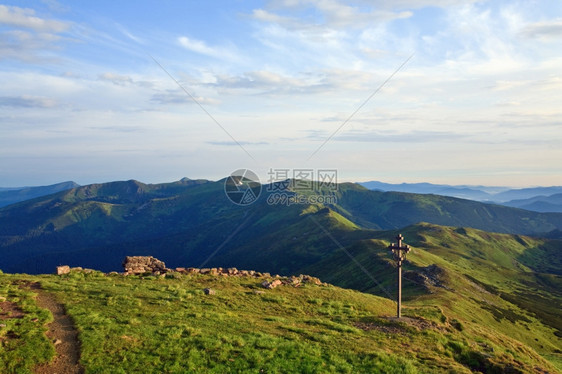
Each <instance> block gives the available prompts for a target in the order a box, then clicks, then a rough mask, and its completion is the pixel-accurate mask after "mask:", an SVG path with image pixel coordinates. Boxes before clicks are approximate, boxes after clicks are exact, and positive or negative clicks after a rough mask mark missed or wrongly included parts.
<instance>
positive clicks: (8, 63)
mask: <svg viewBox="0 0 562 374" xmlns="http://www.w3.org/2000/svg"><path fill="white" fill-rule="evenodd" d="M0 82H1V83H0V186H2V187H15V186H32V185H47V184H52V183H57V182H62V181H67V180H72V181H75V182H77V183H79V184H89V183H99V182H108V181H114V180H128V179H136V180H139V181H142V182H145V183H160V182H170V181H174V180H179V179H181V178H183V177H189V178H192V179H199V178H202V179H211V180H219V179H221V178H224V177H226V176H228V175H229V174H230V173H231V172H233V171H234V170H237V169H243V168H248V169H251V170H253V171H254V172H255V173H256V174H258V175H259V176H260V179H261V181H262V182H269V181H271V179H272V175H274V173H277V174H279V171H287V170H288V172H289V175H290V174H291V173H292V172H298V171H299V170H312V171H313V172H314V173H316V172H318V171H321V170H336V171H337V180H338V181H339V182H343V181H369V180H378V181H383V182H388V183H401V182H410V183H411V182H431V183H446V184H457V185H458V184H466V185H492V186H510V187H527V186H538V185H543V186H551V185H562V2H561V1H558V0H537V1H534V0H524V1H519V0H509V1H502V0H498V1H477V0H474V1H467V0H395V1H382V0H370V1H368V0H358V1H339V0H272V1H253V0H229V1H213V0H209V1H172V0H169V1H143V0H140V1H134V2H133V1H129V2H127V1H114V0H111V1H105V0H98V1H88V2H86V1H79V2H76V1H56V0H44V1H5V2H0Z"/></svg>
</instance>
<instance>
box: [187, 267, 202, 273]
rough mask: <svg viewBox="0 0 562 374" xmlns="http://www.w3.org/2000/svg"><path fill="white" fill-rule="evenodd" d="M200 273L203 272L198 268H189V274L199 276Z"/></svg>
mask: <svg viewBox="0 0 562 374" xmlns="http://www.w3.org/2000/svg"><path fill="white" fill-rule="evenodd" d="M200 272H201V270H199V269H197V268H187V273H188V274H199V273H200Z"/></svg>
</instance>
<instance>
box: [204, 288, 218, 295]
mask: <svg viewBox="0 0 562 374" xmlns="http://www.w3.org/2000/svg"><path fill="white" fill-rule="evenodd" d="M203 292H205V295H215V294H216V293H217V292H216V291H215V290H213V289H212V288H205V289H204V290H203Z"/></svg>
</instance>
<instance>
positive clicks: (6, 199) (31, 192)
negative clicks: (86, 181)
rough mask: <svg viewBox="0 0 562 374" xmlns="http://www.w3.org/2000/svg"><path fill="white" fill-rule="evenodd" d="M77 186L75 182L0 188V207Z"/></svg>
mask: <svg viewBox="0 0 562 374" xmlns="http://www.w3.org/2000/svg"><path fill="white" fill-rule="evenodd" d="M79 186H80V185H79V184H77V183H75V182H62V183H56V184H52V185H49V186H39V187H13V188H5V187H4V188H1V187H0V207H3V206H7V205H10V204H15V203H18V202H20V201H25V200H30V199H34V198H36V197H41V196H46V195H50V194H53V193H57V192H60V191H65V190H69V189H71V188H75V187H79Z"/></svg>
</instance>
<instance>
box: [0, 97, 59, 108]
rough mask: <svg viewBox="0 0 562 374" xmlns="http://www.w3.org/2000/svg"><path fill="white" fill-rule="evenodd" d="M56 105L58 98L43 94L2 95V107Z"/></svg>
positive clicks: (0, 101) (49, 106)
mask: <svg viewBox="0 0 562 374" xmlns="http://www.w3.org/2000/svg"><path fill="white" fill-rule="evenodd" d="M56 105H57V102H56V100H53V99H51V98H48V97H43V96H29V95H22V96H0V107H2V106H4V107H14V108H52V107H54V106H56Z"/></svg>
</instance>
